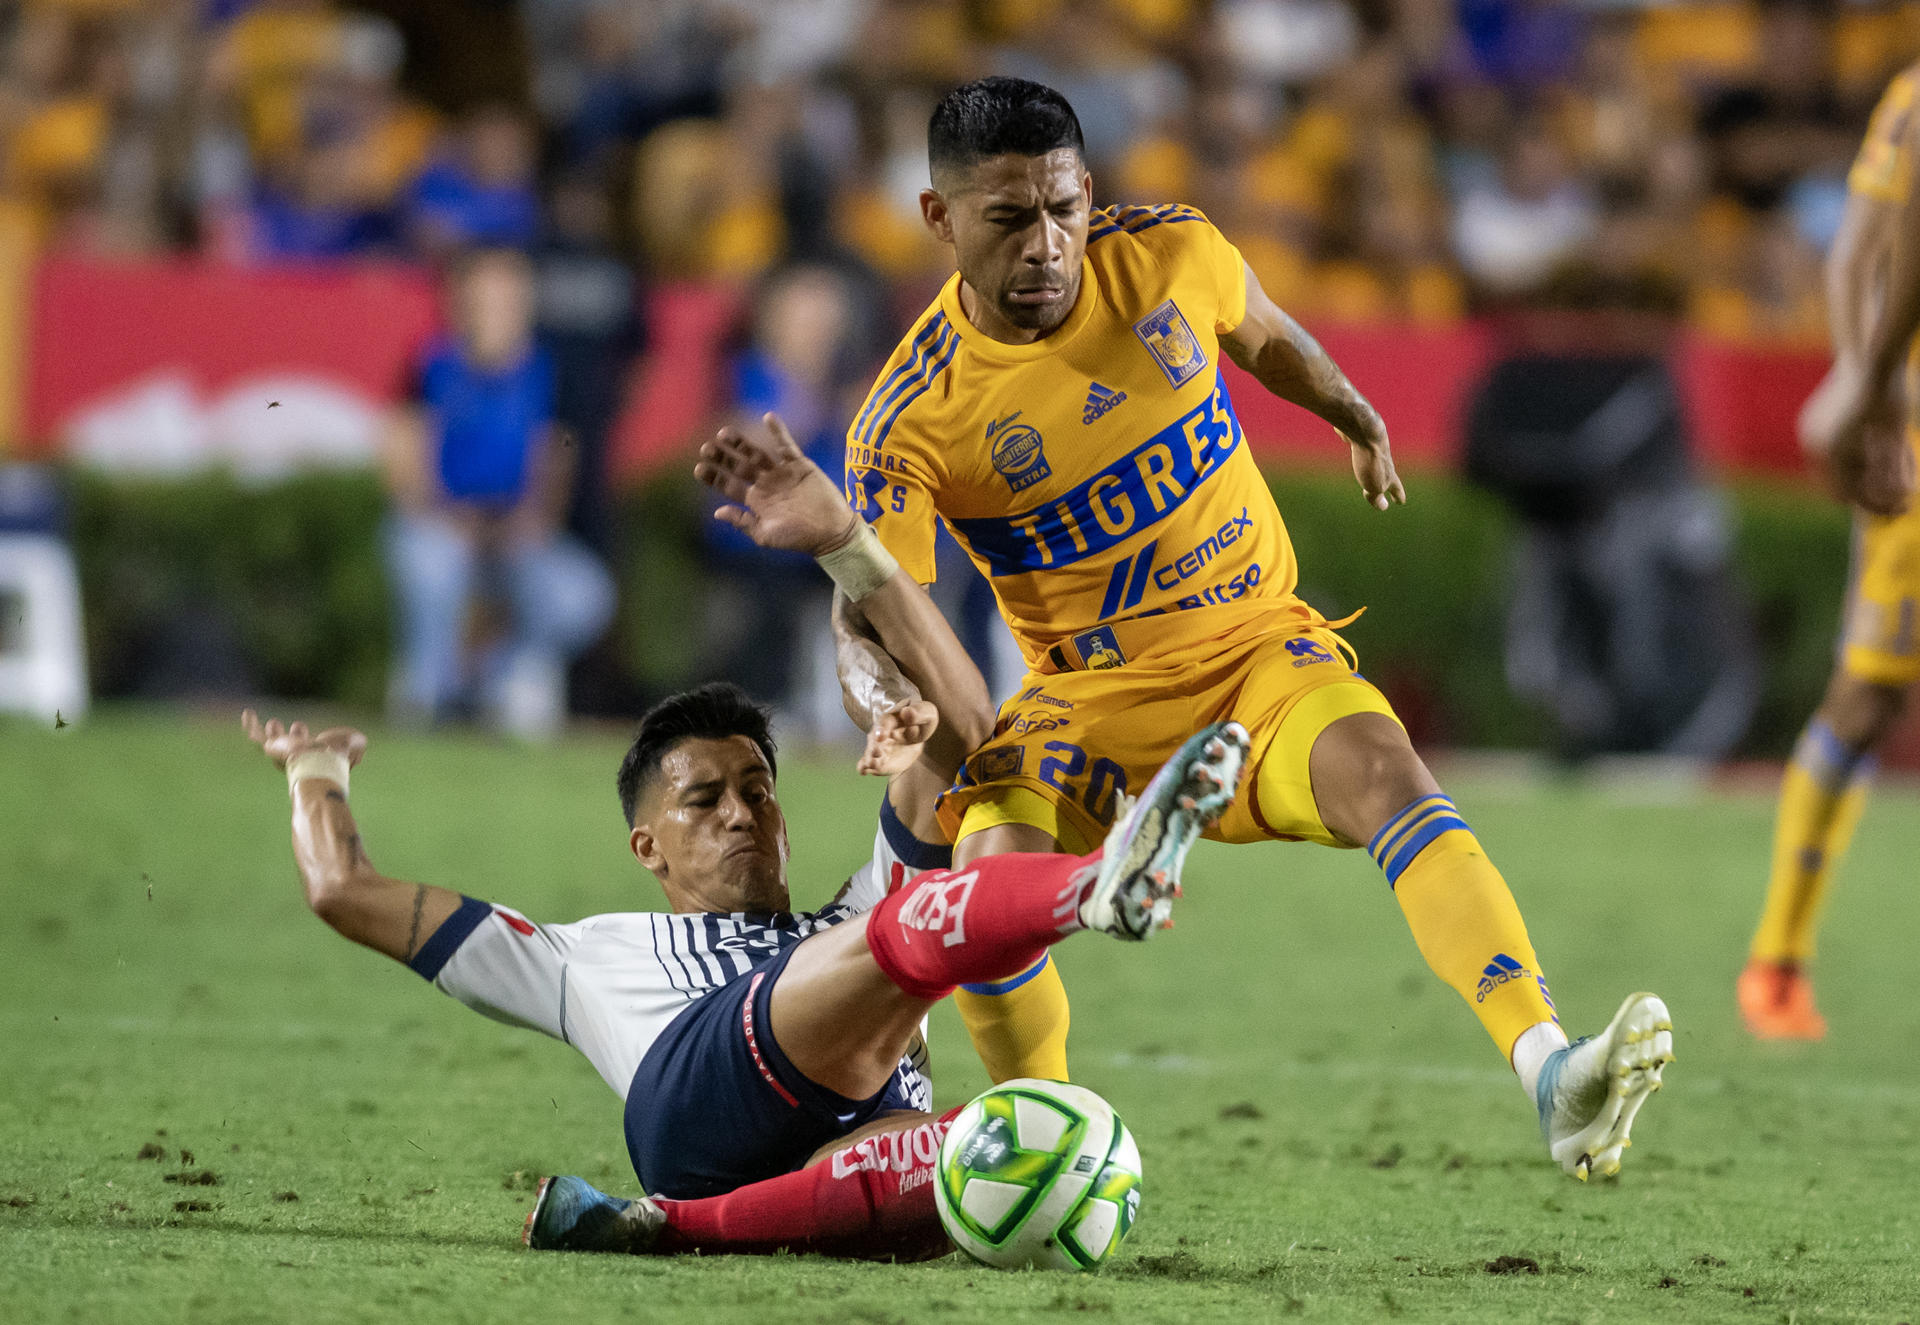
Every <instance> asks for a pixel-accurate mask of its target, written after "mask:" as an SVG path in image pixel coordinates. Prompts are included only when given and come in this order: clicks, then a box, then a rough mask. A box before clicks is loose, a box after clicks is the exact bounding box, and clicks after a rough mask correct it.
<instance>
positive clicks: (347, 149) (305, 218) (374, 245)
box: [252, 135, 400, 259]
mask: <svg viewBox="0 0 1920 1325" xmlns="http://www.w3.org/2000/svg"><path fill="white" fill-rule="evenodd" d="M356 159H357V146H356V144H355V143H354V142H353V141H352V140H351V139H348V138H344V137H332V136H324V135H323V136H317V137H316V138H315V139H313V140H312V141H309V142H306V143H303V144H301V145H300V146H298V147H296V148H294V149H293V150H292V152H291V153H290V154H289V156H288V157H287V158H286V159H285V160H284V161H283V162H282V163H281V164H280V165H279V166H278V167H277V168H276V169H275V170H274V171H272V172H271V174H270V175H269V177H268V180H267V182H266V183H264V184H263V185H262V187H261V189H260V194H259V197H258V198H256V199H255V200H254V204H253V242H252V249H253V251H254V253H255V254H256V255H258V256H260V257H263V258H268V259H299V258H348V257H357V256H365V255H369V254H374V253H380V252H383V251H391V250H393V249H394V248H396V247H397V246H398V244H399V239H400V231H399V226H398V223H397V221H396V219H395V217H394V215H393V213H392V212H391V211H389V210H387V209H385V208H381V207H377V206H373V205H371V204H369V202H368V201H367V199H366V197H365V195H364V193H363V192H362V191H361V190H360V189H359V188H357V187H356V186H355V180H354V171H353V167H354V163H355V161H356Z"/></svg>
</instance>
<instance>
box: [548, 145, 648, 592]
mask: <svg viewBox="0 0 1920 1325" xmlns="http://www.w3.org/2000/svg"><path fill="white" fill-rule="evenodd" d="M548 215H549V220H548V225H547V237H546V240H545V242H544V243H543V244H542V245H541V247H540V249H539V250H538V252H537V253H536V255H535V259H534V285H535V291H536V306H537V309H538V314H537V325H538V329H539V333H540V341H541V344H543V345H544V346H545V347H546V349H547V353H548V354H549V355H551V356H552V359H553V369H554V396H553V418H554V422H555V423H556V424H558V425H559V427H560V428H562V429H563V430H564V431H565V433H566V434H567V435H568V436H569V437H570V438H571V439H572V441H573V454H574V465H573V492H572V495H571V497H570V498H569V499H568V502H567V521H566V523H567V529H568V531H569V532H570V533H572V534H573V535H574V536H575V537H577V538H579V539H580V541H581V542H583V543H585V544H586V545H587V546H588V547H589V548H591V549H592V550H593V551H594V552H596V553H598V554H599V555H600V556H601V557H603V558H608V559H611V558H612V556H613V554H614V547H613V513H612V511H611V510H610V509H609V506H608V501H607V434H608V432H609V430H611V428H612V427H613V423H614V419H615V417H616V416H617V415H618V414H619V412H620V405H621V402H622V400H623V399H624V398H625V395H626V384H627V375H628V369H629V366H630V364H631V362H632V359H633V356H634V355H635V354H636V353H638V352H639V350H640V347H641V344H642V343H643V341H644V339H645V328H644V326H643V324H642V322H641V318H640V310H641V307H642V304H641V300H640V297H639V291H638V289H637V288H636V285H635V281H634V274H633V269H632V268H631V267H629V266H628V265H627V264H626V262H625V260H624V259H622V258H621V256H620V254H619V253H618V251H616V250H615V249H614V247H613V217H612V211H611V208H610V207H609V205H608V202H607V197H606V194H605V192H604V191H603V190H602V189H601V188H600V187H599V184H598V182H597V181H596V180H595V179H594V178H593V177H592V176H591V175H581V174H572V175H567V176H564V177H562V178H561V179H560V180H558V181H557V182H556V183H555V184H554V186H553V191H552V197H551V204H550V207H549V213H548Z"/></svg>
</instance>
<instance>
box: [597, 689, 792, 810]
mask: <svg viewBox="0 0 1920 1325" xmlns="http://www.w3.org/2000/svg"><path fill="white" fill-rule="evenodd" d="M767 718H768V714H767V710H766V709H764V708H761V707H760V706H759V705H758V704H756V703H754V702H753V701H752V700H751V699H749V698H748V697H747V692H746V691H744V690H742V689H741V688H740V687H739V686H737V685H734V684H733V683H732V682H730V681H715V682H713V683H711V684H709V685H703V686H701V687H700V688H699V689H698V690H688V691H684V692H682V693H680V694H678V695H672V696H669V697H668V698H666V699H663V700H661V701H660V702H659V703H658V704H655V705H654V706H653V707H652V708H650V709H648V710H647V712H646V714H645V716H643V717H642V718H641V719H640V728H639V730H638V731H636V732H635V733H634V734H633V744H632V745H631V746H629V747H627V755H626V758H624V759H622V760H621V761H620V776H619V778H618V779H617V785H618V786H619V788H620V810H621V813H623V814H625V815H626V816H627V826H628V827H629V828H631V827H632V826H633V808H634V805H635V803H636V802H638V801H639V799H640V791H641V788H643V787H645V786H646V785H647V783H649V782H651V781H653V779H654V778H655V777H657V776H659V773H660V764H661V761H662V760H664V759H665V758H666V757H667V754H668V753H669V752H670V751H671V750H672V749H673V748H674V747H675V746H676V745H678V744H680V742H682V741H689V740H715V741H720V740H725V739H726V738H727V737H729V736H744V737H746V738H747V739H748V740H750V741H752V742H753V743H754V744H755V745H757V746H759V747H760V753H761V754H763V755H765V756H766V757H767V771H768V772H770V773H777V772H778V771H779V769H778V767H777V766H776V765H775V763H774V761H773V733H772V732H771V731H769V730H768V728H767Z"/></svg>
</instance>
